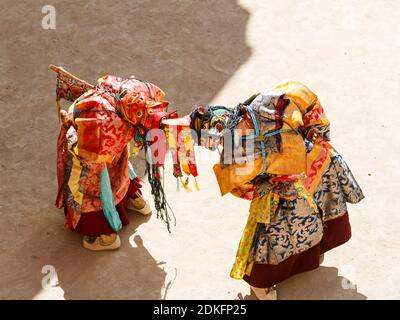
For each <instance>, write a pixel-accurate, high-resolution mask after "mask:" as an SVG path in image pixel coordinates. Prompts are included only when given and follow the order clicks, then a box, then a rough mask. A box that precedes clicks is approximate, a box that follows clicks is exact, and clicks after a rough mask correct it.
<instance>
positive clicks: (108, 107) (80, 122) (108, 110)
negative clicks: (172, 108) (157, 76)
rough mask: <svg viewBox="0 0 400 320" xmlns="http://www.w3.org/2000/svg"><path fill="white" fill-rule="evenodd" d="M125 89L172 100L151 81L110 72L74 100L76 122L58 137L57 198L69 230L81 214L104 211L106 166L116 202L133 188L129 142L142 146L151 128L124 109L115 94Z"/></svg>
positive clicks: (151, 100)
mask: <svg viewBox="0 0 400 320" xmlns="http://www.w3.org/2000/svg"><path fill="white" fill-rule="evenodd" d="M123 90H127V91H129V92H132V91H133V92H137V93H138V94H140V96H141V99H142V101H144V102H145V103H147V104H149V103H151V104H152V105H154V104H163V105H162V106H165V105H166V104H167V103H166V102H163V98H164V92H163V91H162V90H161V89H160V88H158V87H157V86H155V85H153V84H151V83H145V82H142V81H140V80H137V79H135V78H128V79H122V78H119V77H115V76H105V77H102V78H100V79H99V81H98V85H97V86H96V88H95V89H94V90H89V91H87V92H86V93H84V94H83V95H82V96H81V97H79V98H78V99H77V100H76V101H75V102H74V103H73V104H72V105H71V107H70V109H69V119H70V121H71V123H72V125H71V126H69V127H65V126H62V127H61V130H60V133H59V137H58V144H57V150H58V155H57V176H58V188H59V190H58V195H57V200H56V206H57V207H58V208H62V207H64V206H65V207H66V212H67V219H66V223H65V226H66V227H67V228H69V229H74V228H75V227H76V225H77V224H78V222H79V219H80V216H81V214H82V213H90V212H94V211H100V210H102V208H103V206H102V200H101V190H100V184H101V172H102V171H103V170H104V169H105V168H107V171H108V176H109V180H110V184H111V190H112V196H113V198H114V204H115V205H116V204H118V203H119V202H120V201H121V200H122V199H123V197H124V196H125V194H126V192H127V190H128V187H129V179H130V178H131V177H132V175H131V171H130V168H129V166H130V164H129V162H128V158H129V150H128V144H129V143H130V141H131V140H132V139H134V141H135V142H136V145H137V146H139V147H142V146H143V144H142V143H143V134H144V131H145V129H146V128H143V127H140V126H139V125H138V126H133V125H132V121H133V119H126V118H125V117H126V116H127V115H126V114H124V115H122V114H121V112H120V109H119V108H118V104H117V99H116V96H117V95H118V94H119V93H120V92H121V91H123ZM138 137H139V138H138Z"/></svg>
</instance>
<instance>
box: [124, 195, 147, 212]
mask: <svg viewBox="0 0 400 320" xmlns="http://www.w3.org/2000/svg"><path fill="white" fill-rule="evenodd" d="M136 195H137V197H136V198H135V199H133V198H130V199H129V200H128V204H127V206H126V208H127V209H128V210H129V211H134V212H138V213H141V214H143V215H145V216H146V215H149V214H151V208H150V206H149V205H148V203H147V202H146V200H145V199H144V198H143V196H142V195H141V194H140V193H139V192H137V193H136Z"/></svg>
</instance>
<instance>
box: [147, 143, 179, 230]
mask: <svg viewBox="0 0 400 320" xmlns="http://www.w3.org/2000/svg"><path fill="white" fill-rule="evenodd" d="M146 153H147V151H146ZM159 169H160V167H158V166H157V165H155V164H150V163H149V161H146V170H147V177H148V180H149V183H150V186H151V194H152V196H153V199H154V206H155V208H156V211H157V218H158V219H161V220H163V221H164V222H165V223H166V224H167V229H168V232H169V233H171V226H170V222H171V217H170V215H169V212H168V208H169V209H170V210H171V212H172V215H173V217H174V225H176V219H175V215H174V213H173V211H172V209H171V207H170V206H169V205H168V203H167V199H166V197H165V192H164V186H163V184H162V183H161V176H160V172H159Z"/></svg>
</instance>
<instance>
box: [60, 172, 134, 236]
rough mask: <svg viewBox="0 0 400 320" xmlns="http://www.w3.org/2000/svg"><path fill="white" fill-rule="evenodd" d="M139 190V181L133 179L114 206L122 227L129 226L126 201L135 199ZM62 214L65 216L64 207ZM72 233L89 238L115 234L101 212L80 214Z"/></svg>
mask: <svg viewBox="0 0 400 320" xmlns="http://www.w3.org/2000/svg"><path fill="white" fill-rule="evenodd" d="M140 188H141V185H140V183H139V179H137V178H135V179H134V180H131V181H130V185H129V189H128V192H127V193H126V195H125V197H124V198H123V199H122V200H121V201H120V203H118V204H117V205H116V206H115V208H116V209H117V211H118V214H119V218H120V219H121V222H122V225H123V226H125V225H127V224H129V217H128V213H127V212H126V205H127V203H128V200H129V199H130V198H133V199H135V198H136V197H137V195H136V192H137V191H138V190H140ZM64 212H65V214H66V208H65V206H64ZM74 231H76V232H78V233H80V234H82V235H85V236H91V237H95V236H99V235H101V234H111V233H115V231H114V230H113V229H111V227H110V225H109V224H108V221H107V219H106V218H105V217H104V213H103V210H100V211H95V212H86V213H82V214H81V216H80V219H79V222H78V224H77V225H76V227H75V229H74Z"/></svg>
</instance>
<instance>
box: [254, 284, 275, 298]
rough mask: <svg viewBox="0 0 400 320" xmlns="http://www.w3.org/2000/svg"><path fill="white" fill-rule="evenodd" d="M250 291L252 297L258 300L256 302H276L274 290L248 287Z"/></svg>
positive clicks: (271, 288)
mask: <svg viewBox="0 0 400 320" xmlns="http://www.w3.org/2000/svg"><path fill="white" fill-rule="evenodd" d="M250 289H251V291H253V293H254V295H255V296H256V297H257V298H258V300H277V299H278V295H277V292H276V288H275V286H274V287H269V288H256V287H253V286H250Z"/></svg>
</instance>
